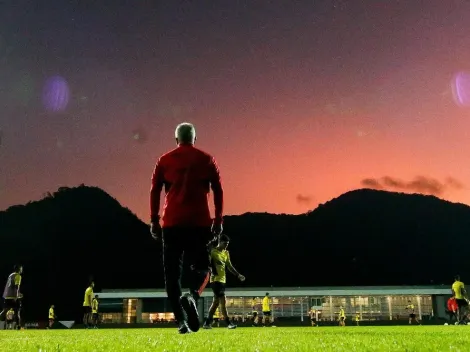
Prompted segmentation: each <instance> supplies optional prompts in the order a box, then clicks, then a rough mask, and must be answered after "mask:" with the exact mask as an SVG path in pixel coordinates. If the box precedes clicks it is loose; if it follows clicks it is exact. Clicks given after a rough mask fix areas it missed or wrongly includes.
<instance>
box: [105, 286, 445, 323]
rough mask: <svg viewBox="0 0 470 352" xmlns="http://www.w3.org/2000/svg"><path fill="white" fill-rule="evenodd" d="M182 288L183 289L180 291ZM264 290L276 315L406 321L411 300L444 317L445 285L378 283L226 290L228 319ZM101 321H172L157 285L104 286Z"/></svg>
mask: <svg viewBox="0 0 470 352" xmlns="http://www.w3.org/2000/svg"><path fill="white" fill-rule="evenodd" d="M183 291H184V290H183ZM266 292H269V295H270V297H271V298H272V302H273V310H272V313H273V316H274V317H275V319H276V318H278V319H281V318H282V319H299V320H300V321H303V320H304V319H306V317H307V312H308V310H309V309H310V308H311V307H313V308H314V309H316V310H317V311H318V312H319V319H320V320H323V321H334V320H337V315H338V311H339V308H340V307H341V306H342V307H343V308H344V309H345V312H346V315H347V316H348V317H352V316H353V315H354V316H355V315H356V314H357V313H359V315H360V318H361V320H362V321H373V320H376V321H377V320H380V321H384V320H396V319H407V317H408V312H407V311H406V309H405V308H406V306H407V305H408V301H411V302H412V304H414V306H415V313H416V315H417V317H419V318H420V319H426V318H430V317H431V316H437V317H445V303H446V300H447V298H448V297H449V296H450V294H451V291H450V288H447V287H444V286H383V287H297V288H293V287H285V288H274V287H271V288H228V289H227V292H226V294H227V309H228V312H229V314H230V316H231V317H236V318H238V319H240V320H242V321H243V320H245V319H246V318H248V317H249V316H250V315H251V313H252V308H251V304H252V299H253V298H257V302H258V305H259V311H261V300H262V298H263V297H264V296H265V294H266ZM99 296H100V310H101V313H102V321H103V323H157V322H167V321H170V320H172V319H173V314H172V313H171V307H170V306H169V304H168V302H167V299H166V293H165V291H164V290H163V289H160V290H156V289H153V290H152V289H141V290H104V291H103V292H101V293H100V294H99ZM202 298H203V299H201V300H200V302H199V307H198V308H199V312H200V315H201V316H205V315H206V314H207V312H208V310H209V307H210V304H211V301H212V291H211V290H210V289H207V290H206V291H205V292H204V293H203V296H202Z"/></svg>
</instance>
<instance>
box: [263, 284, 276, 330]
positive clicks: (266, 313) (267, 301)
mask: <svg viewBox="0 0 470 352" xmlns="http://www.w3.org/2000/svg"><path fill="white" fill-rule="evenodd" d="M271 305H272V302H271V298H270V297H269V292H266V295H265V296H264V298H263V302H262V308H263V318H264V326H269V325H271V326H272V327H274V325H272V324H273V319H272V314H271Z"/></svg>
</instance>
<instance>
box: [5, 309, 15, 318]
mask: <svg viewBox="0 0 470 352" xmlns="http://www.w3.org/2000/svg"><path fill="white" fill-rule="evenodd" d="M14 317H15V311H14V310H13V309H10V310H9V311H8V312H7V316H6V318H7V320H13V318H14Z"/></svg>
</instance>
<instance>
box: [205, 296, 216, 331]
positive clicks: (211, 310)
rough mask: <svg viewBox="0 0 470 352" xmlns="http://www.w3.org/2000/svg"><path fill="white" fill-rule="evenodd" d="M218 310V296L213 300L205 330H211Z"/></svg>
mask: <svg viewBox="0 0 470 352" xmlns="http://www.w3.org/2000/svg"><path fill="white" fill-rule="evenodd" d="M217 308H219V298H218V297H217V296H214V298H213V299H212V304H211V306H210V308H209V313H208V314H207V319H206V321H205V323H204V328H205V329H210V327H211V325H212V321H213V319H214V314H215V311H216V310H217Z"/></svg>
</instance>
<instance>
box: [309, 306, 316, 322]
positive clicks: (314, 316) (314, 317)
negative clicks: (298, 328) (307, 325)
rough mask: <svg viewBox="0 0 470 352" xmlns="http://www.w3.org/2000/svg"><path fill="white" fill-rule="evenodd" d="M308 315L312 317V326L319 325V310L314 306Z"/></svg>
mask: <svg viewBox="0 0 470 352" xmlns="http://www.w3.org/2000/svg"><path fill="white" fill-rule="evenodd" d="M308 315H309V317H310V322H311V323H312V326H315V325H317V311H316V310H315V309H314V308H313V307H312V308H310V311H309V312H308Z"/></svg>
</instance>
